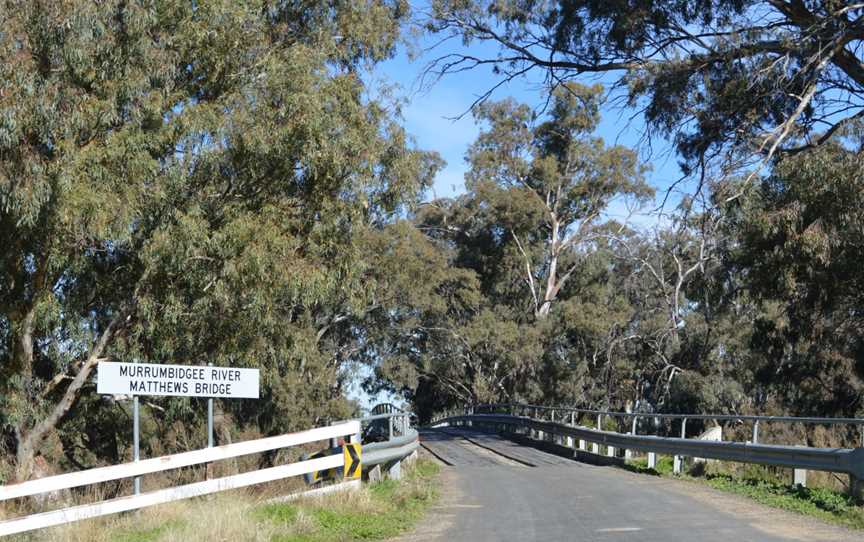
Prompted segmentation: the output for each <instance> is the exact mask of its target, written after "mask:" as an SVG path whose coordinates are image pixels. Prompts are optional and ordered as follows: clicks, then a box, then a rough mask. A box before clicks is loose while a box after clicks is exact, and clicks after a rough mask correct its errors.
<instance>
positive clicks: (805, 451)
mask: <svg viewBox="0 0 864 542" xmlns="http://www.w3.org/2000/svg"><path fill="white" fill-rule="evenodd" d="M503 406H506V407H507V408H508V409H509V410H511V412H515V411H518V410H519V409H526V410H525V411H524V412H525V413H528V414H531V413H535V415H536V413H537V412H539V410H538V409H547V410H553V409H554V410H555V411H559V412H560V411H564V410H568V411H574V412H575V411H578V410H581V409H564V408H557V407H536V406H533V405H503ZM492 408H498V409H500V408H502V405H483V406H481V407H474V408H472V409H470V412H469V413H466V414H460V415H450V416H446V417H444V418H440V419H438V420H436V421H435V422H433V424H432V425H433V426H440V425H451V426H453V425H456V426H459V425H470V426H472V427H476V426H481V427H488V428H492V429H497V430H501V431H508V432H514V433H527V434H528V435H529V436H532V437H537V438H538V439H540V440H545V439H546V438H547V437H551V438H552V439H553V440H554V439H555V437H559V438H561V439H566V441H567V444H568V446H569V447H571V448H574V449H577V450H581V451H584V452H587V443H591V444H593V451H594V453H598V451H599V446H606V447H607V449H608V450H609V455H614V454H615V450H625V451H627V450H629V451H638V452H647V453H649V466H653V465H650V463H652V462H651V459H652V458H651V457H650V456H651V455H653V454H667V455H673V456H675V457H676V467H677V466H678V465H680V459H681V458H682V457H700V458H705V459H717V460H722V461H732V462H741V463H756V464H761V465H774V466H779V467H787V468H792V469H807V470H819V471H828V472H838V473H845V474H848V475H849V478H850V492H851V493H852V494H853V495H855V496H856V497H858V498H859V499H861V498H864V448H809V447H802V446H778V445H769V444H759V443H757V442H718V441H707V440H698V439H687V438H684V437H683V436H682V438H673V437H662V436H653V435H637V434H635V424H634V426H633V427H634V431H633V432H631V433H630V434H625V433H618V432H614V431H604V430H602V429H599V428H602V420H601V421H598V425H597V427H598V428H590V427H586V426H582V425H577V423H576V417H575V416H572V417H570V419H569V421H570V423H567V421H568V420H567V419H563V420H561V421H551V420H550V421H546V420H538V419H535V418H533V417H531V416H530V415H518V414H496V413H491V414H484V413H480V412H478V411H479V410H483V409H492ZM531 409H534V410H531ZM583 412H585V413H592V414H597V413H600V414H601V415H603V414H605V415H609V414H613V413H610V412H605V411H583ZM614 414H621V413H614ZM627 415H628V416H634V415H638V416H644V417H655V416H657V415H655V414H645V413H643V414H629V413H628V414H627ZM674 416H676V417H681V418H683V417H684V416H681V415H674ZM697 416H698V415H686V417H688V418H691V419H695V418H696V417H697ZM699 417H700V418H701V419H717V418H723V417H724V416H711V415H704V416H699ZM730 418H734V419H738V418H740V417H737V416H735V417H730ZM750 418H759V419H760V420H766V419H771V420H772V421H778V418H777V417H750ZM783 419H785V420H787V421H792V420H795V421H802V420H803V421H807V420H819V421H816V422H813V423H835V422H836V423H854V424H860V423H861V422H862V420H858V419H845V420H838V419H836V418H835V419H823V418H804V419H800V418H798V419H796V418H783ZM829 420H830V421H829ZM683 435H684V436H686V433H685V434H683ZM577 442H578V448H577V447H576V446H577V445H576V443H577ZM625 453H626V452H625ZM628 455H629V454H628ZM677 470H678V468H676V471H677Z"/></svg>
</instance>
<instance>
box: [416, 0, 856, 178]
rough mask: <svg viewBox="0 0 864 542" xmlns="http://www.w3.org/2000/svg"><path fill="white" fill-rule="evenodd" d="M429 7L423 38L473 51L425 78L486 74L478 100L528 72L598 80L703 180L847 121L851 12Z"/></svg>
mask: <svg viewBox="0 0 864 542" xmlns="http://www.w3.org/2000/svg"><path fill="white" fill-rule="evenodd" d="M432 6H433V9H432V13H431V15H430V17H428V19H427V21H426V24H427V29H428V30H429V31H430V32H431V33H434V34H437V35H439V38H440V37H444V36H446V37H458V38H461V39H462V40H463V42H464V43H465V44H466V45H474V46H475V48H473V49H472V50H471V51H470V52H468V51H466V52H464V53H459V52H457V53H455V54H450V55H443V56H442V57H441V58H440V59H439V60H438V61H437V62H436V63H435V67H434V68H435V70H440V71H441V72H443V73H450V74H454V75H455V74H460V73H461V72H464V71H465V70H468V69H471V68H476V67H479V66H489V65H492V66H493V67H494V72H493V73H494V74H495V75H496V76H497V80H493V81H490V83H489V89H490V90H489V93H490V94H491V93H492V91H493V90H496V89H497V88H498V87H499V86H501V85H503V83H505V82H507V81H510V80H512V79H516V78H519V77H522V76H523V75H524V74H525V73H528V72H531V71H532V70H533V71H539V72H540V74H539V75H540V76H541V77H542V78H543V80H544V81H545V82H546V83H547V84H549V85H550V86H552V87H556V86H559V85H562V84H567V83H568V82H570V81H573V80H576V79H577V78H579V77H580V76H581V77H586V78H596V77H597V74H598V73H599V74H605V75H606V77H607V78H608V79H611V80H612V81H614V82H615V85H616V88H618V89H619V90H621V91H622V98H623V99H622V102H625V103H627V104H628V105H629V106H631V107H633V108H634V109H635V110H637V111H638V112H639V113H640V114H641V115H642V116H643V118H644V119H645V121H646V124H647V126H648V135H649V136H655V135H662V136H665V138H666V139H668V140H671V141H674V143H675V144H676V146H677V149H678V153H679V156H680V158H681V159H682V160H681V164H682V167H683V169H684V170H685V172H688V173H689V172H693V171H696V170H698V171H700V172H709V171H710V168H708V167H706V165H707V164H716V165H719V164H723V165H724V166H726V167H727V168H729V167H732V168H734V167H741V166H742V163H743V164H746V163H747V160H742V155H744V156H748V157H751V156H754V155H756V156H757V157H759V156H758V155H759V154H760V153H762V152H765V151H769V150H770V152H771V154H774V151H775V150H776V151H779V153H783V152H787V151H788V152H797V151H798V150H800V149H801V148H802V147H804V148H806V147H809V146H818V145H819V144H821V143H824V142H825V141H826V140H827V138H826V137H821V136H820V134H818V132H819V131H821V130H825V129H826V128H827V129H828V130H829V132H830V133H831V134H834V133H839V132H842V131H843V130H845V129H846V128H848V127H849V126H850V125H854V124H855V123H856V122H857V121H858V117H859V115H858V113H857V112H858V111H859V110H860V105H859V104H860V98H861V96H862V93H864V73H862V71H861V68H860V63H859V59H858V54H857V52H856V50H855V46H854V45H853V44H854V43H855V42H856V41H857V40H858V39H859V38H860V36H859V33H858V30H857V29H856V25H855V24H854V21H856V20H857V19H858V18H859V17H860V15H861V13H860V8H859V7H857V6H855V7H853V6H851V5H849V4H846V3H842V2H836V1H835V0H813V1H808V2H797V1H795V2H775V1H772V0H735V1H731V2H730V1H727V0H690V1H683V0H672V1H670V0H611V1H610V0H568V1H557V2H537V1H524V0H482V1H476V2H465V1H463V0H436V1H435V2H433V3H432ZM829 43H830V44H831V45H830V46H828V45H826V44H829ZM486 51H489V52H488V53H487V52H486ZM484 53H485V54H484ZM837 94H840V95H842V97H840V98H835V95H837ZM829 135H830V134H829ZM759 158H764V157H759ZM743 169H746V166H745V167H744V168H743Z"/></svg>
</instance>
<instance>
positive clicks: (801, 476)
mask: <svg viewBox="0 0 864 542" xmlns="http://www.w3.org/2000/svg"><path fill="white" fill-rule="evenodd" d="M792 484H793V485H796V486H801V487H807V469H795V470H794V471H793V473H792Z"/></svg>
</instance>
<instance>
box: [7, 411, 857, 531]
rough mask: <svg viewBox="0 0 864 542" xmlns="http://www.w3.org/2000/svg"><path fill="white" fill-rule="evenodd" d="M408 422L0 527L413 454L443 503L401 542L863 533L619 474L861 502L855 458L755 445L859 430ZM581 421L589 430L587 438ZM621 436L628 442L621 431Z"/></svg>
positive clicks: (67, 483) (241, 445)
mask: <svg viewBox="0 0 864 542" xmlns="http://www.w3.org/2000/svg"><path fill="white" fill-rule="evenodd" d="M412 419H413V415H412V414H411V413H409V412H406V411H403V410H399V409H397V408H395V407H393V406H392V405H380V406H379V407H376V408H375V409H374V410H373V412H372V413H371V415H370V416H367V417H366V418H362V419H354V420H344V421H335V422H332V424H331V425H329V426H324V427H318V428H314V429H309V430H307V431H301V432H299V433H291V434H287V435H280V436H275V437H268V438H264V439H258V440H253V441H246V442H238V443H234V444H228V445H224V446H217V447H208V448H205V449H202V450H194V451H189V452H183V453H179V454H174V455H170V456H164V457H159V458H151V459H143V460H140V461H134V462H131V463H124V464H120V465H113V466H108V467H101V468H97V469H90V470H87V471H80V472H72V473H67V474H62V475H58V476H52V477H48V478H42V479H37V480H31V481H27V482H22V483H19V484H14V485H6V486H0V502H2V501H5V500H9V499H20V498H29V497H32V496H35V495H39V494H44V493H48V492H52V491H59V490H69V489H72V488H78V487H83V486H87V485H91V484H97V483H102V482H105V481H110V480H120V479H124V478H126V479H128V478H133V477H139V476H143V475H147V474H152V473H160V472H163V471H167V470H171V469H177V468H183V467H188V466H192V465H202V464H207V463H210V462H214V461H220V460H225V459H231V458H235V457H239V456H243V455H249V454H255V453H261V452H266V451H272V450H277V449H282V448H288V447H292V446H300V445H307V446H308V445H313V446H315V445H318V446H323V449H321V451H319V452H317V453H315V454H312V455H304V456H303V457H301V459H300V460H299V461H297V462H294V463H288V464H284V465H275V466H269V467H265V468H261V469H259V470H253V471H249V472H244V473H240V474H233V475H229V476H225V477H222V478H216V479H207V480H204V481H201V482H195V483H192V484H187V485H183V486H177V487H169V488H164V489H159V490H155V491H150V492H147V493H140V494H139V493H138V492H137V490H136V493H135V494H133V495H127V496H122V497H116V498H113V499H109V500H105V501H100V502H96V503H88V504H81V505H77V506H72V507H68V508H61V509H59V510H48V511H42V512H39V513H36V514H31V515H29V516H24V517H17V518H11V519H6V520H3V521H0V536H3V535H8V534H15V533H23V532H27V531H32V530H35V529H41V528H45V527H50V526H52V525H61V524H65V523H70V522H74V521H79V520H83V519H88V518H93V517H99V516H103V515H108V514H115V513H119V512H125V511H130V510H137V509H140V508H144V507H148V506H153V505H156V504H161V503H167V502H172V501H176V500H180V499H186V498H191V497H196V496H200V495H207V494H211V493H215V492H219V491H224V490H230V489H235V488H242V487H250V486H255V485H257V484H261V483H266V482H269V481H275V480H280V479H283V478H287V477H292V476H301V475H302V476H304V477H306V479H307V482H309V483H314V484H316V485H319V484H320V483H322V482H324V481H325V480H326V481H327V482H329V485H323V486H321V487H318V488H316V489H313V490H311V491H309V492H305V493H300V494H297V495H289V496H287V497H286V498H295V497H297V496H302V495H305V494H309V493H321V492H329V491H335V490H343V489H351V488H355V487H357V485H358V484H359V483H360V475H361V472H362V473H363V474H364V478H367V479H374V478H378V477H384V476H389V477H391V478H398V477H400V473H401V467H400V466H401V464H402V462H404V461H408V460H411V459H413V457H415V456H416V452H417V450H418V448H419V447H420V446H422V448H423V450H425V453H427V454H429V455H430V456H432V457H434V458H435V459H436V460H437V461H439V462H440V463H441V464H442V465H443V466H444V468H443V474H442V482H443V483H442V484H441V486H442V493H443V494H442V497H441V500H440V503H439V504H438V505H437V506H435V507H434V508H433V510H432V513H431V515H430V516H429V517H428V518H427V519H426V520H424V522H422V523H421V524H420V526H419V528H418V529H417V530H416V531H415V532H414V533H412V534H410V535H408V536H405V537H403V538H402V540H403V541H404V542H408V541H420V540H432V541H434V540H440V541H445V540H446V541H451V540H472V541H475V540H476V541H485V540H488V541H493V540H494V541H497V540H520V541H522V540H526V541H527V540H544V541H546V540H549V541H553V540H578V541H597V542H604V541H612V540H639V541H645V542H653V541H657V542H659V541H664V542H668V541H693V540H697V541H699V542H713V541H718V542H719V541H724V542H725V541H728V540H734V541H736V542H744V541H754V542H756V541H758V542H779V541H791V540H820V541H821V540H825V541H828V540H833V541H846V540H850V541H851V540H856V541H858V540H860V539H861V535H860V533H852V532H850V531H847V530H845V529H843V528H840V527H833V526H830V525H827V524H823V523H820V522H818V521H815V520H813V519H812V518H807V517H805V516H800V515H795V514H792V513H788V512H783V511H780V510H777V509H771V508H766V507H763V506H760V505H757V504H755V503H754V502H753V501H750V500H747V499H744V498H739V497H736V496H731V495H727V494H723V493H720V492H717V491H714V490H713V489H710V488H708V487H707V486H704V485H700V484H698V483H693V482H687V481H682V480H677V479H670V478H668V477H659V476H649V475H646V474H643V473H637V472H633V471H631V470H627V469H623V468H615V467H616V466H617V467H627V459H630V458H633V457H634V456H635V455H636V454H644V455H646V458H647V462H648V465H649V466H653V465H654V464H655V463H656V460H657V456H658V455H660V454H664V455H671V456H673V457H674V465H675V467H674V468H675V470H676V472H681V470H682V468H683V465H684V464H685V462H686V461H687V459H688V458H695V457H698V458H703V459H705V460H710V459H717V460H723V461H733V462H741V463H754V464H762V465H773V466H780V467H786V468H790V469H794V472H795V477H794V479H792V480H790V483H797V484H802V485H803V484H806V473H807V471H808V470H819V471H828V472H834V473H841V474H844V475H846V476H848V478H849V484H848V487H849V490H850V492H851V493H853V494H854V495H856V496H857V497H858V498H861V497H862V495H861V493H860V492H861V491H862V480H864V446H860V447H854V448H808V447H801V446H791V445H777V444H765V443H760V442H759V427H760V424H762V425H763V426H764V424H767V423H797V424H802V423H803V424H820V425H846V426H849V427H852V428H853V431H860V430H861V429H862V428H864V420H860V419H838V418H793V417H767V416H737V415H700V414H656V413H622V412H609V411H596V410H584V409H576V408H566V407H548V406H535V405H518V404H516V405H514V404H506V405H479V406H473V407H469V408H466V409H465V410H463V411H461V412H450V413H446V414H445V415H443V416H441V417H440V418H438V419H436V420H435V421H434V423H432V424H431V425H430V426H428V427H426V428H423V429H421V430H420V431H419V432H418V430H417V429H416V428H414V427H412V424H411V420H412ZM664 419H665V420H668V421H672V422H675V423H677V424H679V425H680V434H679V435H676V436H670V435H669V434H668V430H664V431H656V430H655V431H654V432H655V434H647V432H648V431H647V430H646V429H647V428H650V427H654V428H655V429H656V427H657V422H658V421H659V420H664ZM586 420H591V421H592V423H593V422H594V421H596V423H594V425H593V427H592V426H591V425H592V424H591V423H588V422H587V421H586ZM604 420H605V421H606V422H609V420H613V422H614V423H611V424H610V423H604ZM688 420H691V430H692V429H693V427H692V420H715V421H724V420H725V421H735V422H746V423H749V424H750V425H751V426H752V436H751V438H750V439H749V440H748V441H746V442H724V441H716V440H715V441H710V440H703V439H700V438H693V435H692V434H690V433H688V432H687V421H688ZM640 422H642V423H640ZM645 422H651V423H645ZM625 426H626V427H627V428H628V429H629V430H628V431H621V430H620V428H621V427H625ZM667 429H668V426H667ZM640 430H641V433H640ZM316 443H321V444H316ZM862 444H864V443H862ZM325 473H329V474H325Z"/></svg>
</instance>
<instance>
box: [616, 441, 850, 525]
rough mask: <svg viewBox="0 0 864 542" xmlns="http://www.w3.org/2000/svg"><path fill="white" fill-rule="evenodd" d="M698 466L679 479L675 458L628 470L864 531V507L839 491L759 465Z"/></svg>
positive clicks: (636, 463)
mask: <svg viewBox="0 0 864 542" xmlns="http://www.w3.org/2000/svg"><path fill="white" fill-rule="evenodd" d="M697 465H698V466H697ZM697 465H693V466H691V468H690V469H689V470H685V472H684V473H683V474H682V475H680V476H676V475H675V474H673V472H672V458H671V457H668V456H662V457H658V458H657V464H656V467H655V468H653V469H649V468H648V461H647V459H633V460H631V461H628V462H627V465H626V466H625V468H626V469H627V470H630V471H633V472H638V473H642V474H653V475H656V476H664V477H675V478H679V479H683V480H687V481H690V482H694V483H701V484H706V485H708V486H711V487H713V488H714V489H719V490H721V491H725V492H727V493H734V494H736V495H741V496H744V497H748V498H750V499H753V500H754V501H756V502H758V503H760V504H764V505H766V506H770V507H773V508H779V509H782V510H787V511H790V512H795V513H798V514H801V515H804V516H810V517H813V518H816V519H819V520H821V521H825V522H828V523H834V524H837V525H842V526H844V527H848V528H851V529H861V530H864V507H861V506H859V505H858V504H857V503H856V502H855V499H853V498H852V497H850V496H849V495H846V494H844V493H843V492H841V491H838V490H836V489H830V488H827V487H801V486H794V485H792V484H790V483H789V482H788V480H783V479H781V478H780V476H778V474H777V473H776V472H775V471H776V470H777V469H771V468H767V467H761V466H758V465H746V466H745V468H743V469H728V468H726V466H725V465H722V464H716V463H708V464H697ZM702 465H704V468H702V467H701V466H702ZM781 470H782V469H781ZM811 474H812V473H811Z"/></svg>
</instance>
